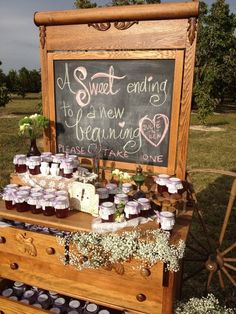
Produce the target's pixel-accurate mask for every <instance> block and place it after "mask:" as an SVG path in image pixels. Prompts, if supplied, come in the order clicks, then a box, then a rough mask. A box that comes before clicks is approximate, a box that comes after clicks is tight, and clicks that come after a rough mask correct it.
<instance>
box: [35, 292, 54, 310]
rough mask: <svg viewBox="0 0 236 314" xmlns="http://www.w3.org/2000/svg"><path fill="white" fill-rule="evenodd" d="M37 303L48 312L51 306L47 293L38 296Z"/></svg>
mask: <svg viewBox="0 0 236 314" xmlns="http://www.w3.org/2000/svg"><path fill="white" fill-rule="evenodd" d="M37 303H39V304H40V305H41V306H42V308H43V309H44V310H47V309H48V308H49V307H50V305H51V301H50V298H49V296H48V295H47V294H46V293H42V294H40V295H39V296H38V298H37Z"/></svg>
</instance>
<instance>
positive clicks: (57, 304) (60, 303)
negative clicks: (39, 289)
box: [53, 297, 66, 309]
mask: <svg viewBox="0 0 236 314" xmlns="http://www.w3.org/2000/svg"><path fill="white" fill-rule="evenodd" d="M53 305H54V306H55V307H57V308H59V309H64V308H65V306H66V299H65V298H63V297H59V298H57V299H55V300H54V302H53Z"/></svg>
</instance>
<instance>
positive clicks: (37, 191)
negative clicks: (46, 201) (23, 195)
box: [30, 187, 44, 194]
mask: <svg viewBox="0 0 236 314" xmlns="http://www.w3.org/2000/svg"><path fill="white" fill-rule="evenodd" d="M40 192H41V193H44V188H41V187H35V188H31V190H30V193H31V194H33V193H40Z"/></svg>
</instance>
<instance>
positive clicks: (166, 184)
mask: <svg viewBox="0 0 236 314" xmlns="http://www.w3.org/2000/svg"><path fill="white" fill-rule="evenodd" d="M155 182H156V184H157V192H158V193H159V194H160V195H162V194H163V193H164V192H168V193H169V194H176V193H178V194H182V193H183V183H182V181H181V179H179V178H176V177H170V176H169V175H167V174H159V175H158V176H156V177H155Z"/></svg>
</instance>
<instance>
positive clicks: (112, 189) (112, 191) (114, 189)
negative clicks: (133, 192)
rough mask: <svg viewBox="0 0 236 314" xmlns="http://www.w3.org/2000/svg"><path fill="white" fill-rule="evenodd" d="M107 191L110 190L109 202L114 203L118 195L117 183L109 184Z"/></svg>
mask: <svg viewBox="0 0 236 314" xmlns="http://www.w3.org/2000/svg"><path fill="white" fill-rule="evenodd" d="M106 189H107V190H108V194H109V202H114V197H115V195H116V193H117V184H116V183H107V184H106Z"/></svg>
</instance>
